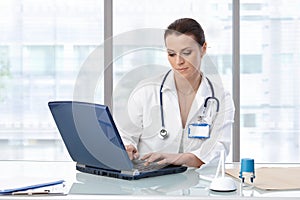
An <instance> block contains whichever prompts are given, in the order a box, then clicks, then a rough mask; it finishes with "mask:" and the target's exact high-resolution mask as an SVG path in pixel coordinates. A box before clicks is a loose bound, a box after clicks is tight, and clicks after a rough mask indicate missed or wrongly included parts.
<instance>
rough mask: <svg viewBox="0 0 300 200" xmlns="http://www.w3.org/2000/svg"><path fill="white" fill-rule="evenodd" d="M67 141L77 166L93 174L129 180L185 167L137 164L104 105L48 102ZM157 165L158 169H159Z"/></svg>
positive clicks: (164, 173)
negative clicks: (129, 155)
mask: <svg viewBox="0 0 300 200" xmlns="http://www.w3.org/2000/svg"><path fill="white" fill-rule="evenodd" d="M48 106H49V108H50V110H51V113H52V116H53V118H54V121H55V123H56V125H57V128H58V130H59V132H60V134H61V137H62V139H63V141H64V144H65V146H66V148H67V150H68V152H69V154H70V156H71V158H72V159H73V161H75V162H76V169H77V170H79V171H81V172H85V173H90V174H97V175H102V176H109V177H114V178H121V179H127V180H134V179H141V178H146V177H152V176H160V175H166V174H174V173H180V172H184V171H185V170H186V169H187V167H185V166H176V165H168V166H159V165H158V164H156V163H153V164H151V165H150V166H148V167H147V168H150V169H142V168H141V166H142V167H143V166H144V165H143V164H139V167H135V162H133V161H131V160H130V159H129V157H128V155H127V152H126V150H125V146H124V144H123V142H122V139H121V137H120V135H119V132H118V130H117V127H116V125H115V123H114V121H113V118H112V115H111V113H110V111H109V108H108V107H107V106H105V105H100V104H94V103H86V102H78V101H52V102H49V103H48ZM157 168H158V169H157Z"/></svg>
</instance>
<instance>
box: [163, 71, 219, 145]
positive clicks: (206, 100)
mask: <svg viewBox="0 0 300 200" xmlns="http://www.w3.org/2000/svg"><path fill="white" fill-rule="evenodd" d="M171 71H172V69H170V70H169V71H168V72H167V73H166V74H165V76H164V78H163V80H162V83H161V85H160V89H159V101H160V116H161V126H162V129H161V131H160V135H161V134H162V131H165V132H166V133H167V130H166V129H165V119H164V112H163V95H162V89H163V87H164V84H165V81H166V79H167V77H168V75H169V74H170V72H171ZM206 79H207V81H208V84H209V87H210V89H211V94H212V96H211V97H207V98H206V99H205V101H204V108H206V106H207V102H208V100H210V99H214V100H215V101H216V102H217V109H216V111H217V112H219V105H220V102H219V100H218V98H216V97H215V91H214V87H213V84H212V82H211V81H210V80H209V78H207V77H206ZM166 137H167V134H166ZM166 137H165V136H161V138H163V139H164V138H166Z"/></svg>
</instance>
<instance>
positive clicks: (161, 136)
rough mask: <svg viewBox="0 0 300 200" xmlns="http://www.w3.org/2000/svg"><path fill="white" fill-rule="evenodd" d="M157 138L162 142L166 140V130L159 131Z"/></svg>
mask: <svg viewBox="0 0 300 200" xmlns="http://www.w3.org/2000/svg"><path fill="white" fill-rule="evenodd" d="M158 136H159V137H160V138H161V139H162V140H164V139H166V138H167V137H168V131H167V130H166V129H164V128H162V129H161V130H160V132H159V134H158Z"/></svg>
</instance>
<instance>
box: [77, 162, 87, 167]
mask: <svg viewBox="0 0 300 200" xmlns="http://www.w3.org/2000/svg"><path fill="white" fill-rule="evenodd" d="M76 166H77V167H81V168H85V165H84V164H80V163H76Z"/></svg>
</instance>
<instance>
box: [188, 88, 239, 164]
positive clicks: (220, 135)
mask: <svg viewBox="0 0 300 200" xmlns="http://www.w3.org/2000/svg"><path fill="white" fill-rule="evenodd" d="M223 94H224V95H223V98H221V100H220V110H219V112H218V114H217V116H216V118H215V120H214V122H213V124H212V127H211V130H210V131H211V132H210V138H209V139H207V140H205V141H204V142H203V143H202V145H201V147H200V148H199V149H197V150H195V151H193V152H191V153H193V154H194V155H196V156H197V157H198V158H199V159H200V160H201V161H203V162H204V163H205V164H208V163H210V162H212V161H213V160H216V159H218V158H219V156H220V151H221V150H225V153H226V155H228V153H229V150H230V144H231V134H232V124H233V122H234V112H235V109H234V103H233V100H232V98H231V95H230V94H229V93H228V92H224V93H223Z"/></svg>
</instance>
